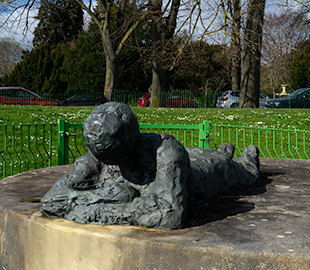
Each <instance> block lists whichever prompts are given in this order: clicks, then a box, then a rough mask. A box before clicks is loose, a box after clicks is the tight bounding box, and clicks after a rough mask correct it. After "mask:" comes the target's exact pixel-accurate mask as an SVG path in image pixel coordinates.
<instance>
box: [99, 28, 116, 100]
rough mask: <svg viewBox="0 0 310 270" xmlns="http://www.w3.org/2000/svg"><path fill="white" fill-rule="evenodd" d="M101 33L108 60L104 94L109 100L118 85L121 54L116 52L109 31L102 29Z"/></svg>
mask: <svg viewBox="0 0 310 270" xmlns="http://www.w3.org/2000/svg"><path fill="white" fill-rule="evenodd" d="M101 33H102V44H103V48H104V54H105V60H106V74H105V85H104V95H105V97H106V98H107V99H108V100H111V99H112V93H113V90H114V89H117V87H118V79H119V65H120V54H116V53H115V51H114V49H113V47H112V43H111V40H110V37H109V32H108V31H105V30H102V32H101Z"/></svg>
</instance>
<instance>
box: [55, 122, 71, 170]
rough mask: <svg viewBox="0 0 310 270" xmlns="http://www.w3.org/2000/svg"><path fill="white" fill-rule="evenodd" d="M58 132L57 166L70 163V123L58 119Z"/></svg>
mask: <svg viewBox="0 0 310 270" xmlns="http://www.w3.org/2000/svg"><path fill="white" fill-rule="evenodd" d="M57 123H58V133H57V166H59V165H66V164H69V136H68V135H69V132H68V130H67V129H68V123H67V122H66V121H65V120H64V119H58V121H57Z"/></svg>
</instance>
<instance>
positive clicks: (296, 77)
mask: <svg viewBox="0 0 310 270" xmlns="http://www.w3.org/2000/svg"><path fill="white" fill-rule="evenodd" d="M290 84H291V86H292V88H293V89H294V90H296V89H298V88H304V87H310V46H307V47H306V48H305V50H304V51H303V52H302V53H300V54H299V55H298V56H297V58H296V60H295V61H294V62H293V63H292V65H291V68H290Z"/></svg>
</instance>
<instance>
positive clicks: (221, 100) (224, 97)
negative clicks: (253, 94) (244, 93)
mask: <svg viewBox="0 0 310 270" xmlns="http://www.w3.org/2000/svg"><path fill="white" fill-rule="evenodd" d="M267 100H268V98H267V97H265V96H263V95H262V94H259V107H260V108H265V104H266V101H267ZM239 102H240V90H228V91H225V92H223V93H222V94H221V95H220V96H219V97H218V98H217V102H216V108H237V107H238V105H239Z"/></svg>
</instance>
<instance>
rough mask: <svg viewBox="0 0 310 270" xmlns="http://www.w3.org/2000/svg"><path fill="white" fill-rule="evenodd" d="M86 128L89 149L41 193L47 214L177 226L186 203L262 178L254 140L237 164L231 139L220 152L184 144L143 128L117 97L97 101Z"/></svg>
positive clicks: (79, 219)
mask: <svg viewBox="0 0 310 270" xmlns="http://www.w3.org/2000/svg"><path fill="white" fill-rule="evenodd" d="M83 128H84V132H83V137H84V140H85V142H86V143H87V145H88V147H89V151H88V153H87V154H86V155H84V156H81V157H79V158H78V159H77V160H76V162H75V165H74V170H73V172H71V173H70V174H66V175H64V176H62V177H61V178H59V179H58V180H57V181H56V182H55V184H54V185H53V187H52V188H51V190H50V191H49V192H48V193H47V194H46V195H45V196H44V197H43V198H42V200H41V212H42V213H43V214H44V215H46V216H57V217H64V218H67V219H70V220H75V221H76V222H79V223H95V224H106V225H112V224H118V225H141V226H146V227H155V228H166V229H176V228H181V227H182V225H183V221H184V219H185V217H186V213H187V211H188V210H189V209H192V208H194V207H196V206H199V205H201V204H203V203H206V202H208V201H210V200H212V199H213V198H214V197H216V196H218V195H228V194H236V193H238V192H240V191H241V190H243V189H244V188H247V187H249V186H250V185H252V184H253V183H254V182H255V181H256V180H257V179H258V178H259V159H258V154H259V152H258V149H257V148H256V147H255V146H253V145H251V146H248V147H247V148H246V149H245V150H244V152H243V154H242V157H241V158H240V161H238V162H236V161H234V160H233V159H232V157H233V154H234V146H233V145H232V144H229V143H226V144H223V145H221V146H220V147H219V149H218V150H214V149H199V148H184V147H183V146H182V145H181V144H180V143H179V142H178V141H177V140H176V139H175V138H174V137H173V136H171V135H168V134H144V133H140V130H139V124H138V121H137V117H136V116H135V115H134V114H133V113H132V111H131V110H130V108H129V107H128V106H127V105H124V104H121V103H117V102H109V103H105V104H103V105H100V106H97V107H96V108H95V109H94V110H93V111H92V113H91V114H90V115H89V116H88V117H87V119H86V120H85V122H84V126H83Z"/></svg>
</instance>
